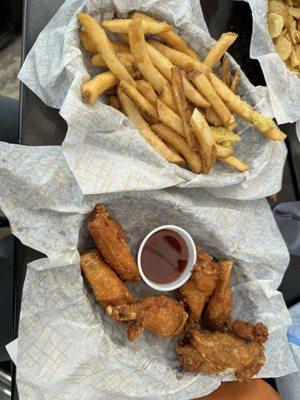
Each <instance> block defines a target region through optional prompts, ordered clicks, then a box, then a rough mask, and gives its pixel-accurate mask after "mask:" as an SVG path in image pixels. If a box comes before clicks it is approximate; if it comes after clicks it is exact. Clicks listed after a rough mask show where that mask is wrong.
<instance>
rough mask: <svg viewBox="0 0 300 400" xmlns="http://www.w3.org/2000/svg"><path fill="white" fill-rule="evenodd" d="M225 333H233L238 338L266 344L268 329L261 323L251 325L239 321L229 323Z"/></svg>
mask: <svg viewBox="0 0 300 400" xmlns="http://www.w3.org/2000/svg"><path fill="white" fill-rule="evenodd" d="M227 332H230V333H233V334H234V335H235V336H237V337H239V338H243V339H245V340H255V341H256V342H259V343H264V342H266V341H267V340H268V336H269V332H268V328H267V327H266V325H264V324H262V323H261V322H258V323H256V324H251V323H250V322H245V321H241V320H239V319H238V320H236V321H234V322H230V323H229V325H228V328H227Z"/></svg>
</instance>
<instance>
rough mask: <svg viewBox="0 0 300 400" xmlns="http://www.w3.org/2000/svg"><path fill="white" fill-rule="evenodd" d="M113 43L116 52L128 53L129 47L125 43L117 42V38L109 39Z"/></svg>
mask: <svg viewBox="0 0 300 400" xmlns="http://www.w3.org/2000/svg"><path fill="white" fill-rule="evenodd" d="M109 40H110V43H111V44H112V45H113V48H114V49H115V52H116V53H128V54H130V48H129V46H128V45H127V44H125V43H122V42H119V41H118V40H113V39H109Z"/></svg>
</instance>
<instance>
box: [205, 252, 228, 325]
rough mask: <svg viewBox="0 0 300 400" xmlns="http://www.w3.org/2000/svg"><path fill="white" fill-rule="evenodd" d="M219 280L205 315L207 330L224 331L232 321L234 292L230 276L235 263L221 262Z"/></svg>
mask: <svg viewBox="0 0 300 400" xmlns="http://www.w3.org/2000/svg"><path fill="white" fill-rule="evenodd" d="M219 267H220V269H219V278H218V282H217V285H216V288H215V290H214V292H213V294H212V296H211V298H210V300H209V302H208V304H207V308H206V311H205V314H204V323H205V326H206V328H208V329H210V330H212V331H223V330H225V329H226V327H227V325H228V324H229V323H230V321H231V308H232V290H231V288H230V286H229V285H230V275H231V269H232V267H233V261H231V260H224V261H219Z"/></svg>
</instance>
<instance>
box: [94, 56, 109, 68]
mask: <svg viewBox="0 0 300 400" xmlns="http://www.w3.org/2000/svg"><path fill="white" fill-rule="evenodd" d="M92 65H93V66H94V67H99V68H102V67H106V64H105V62H104V60H103V58H102V56H101V54H99V53H98V54H94V55H93V57H92Z"/></svg>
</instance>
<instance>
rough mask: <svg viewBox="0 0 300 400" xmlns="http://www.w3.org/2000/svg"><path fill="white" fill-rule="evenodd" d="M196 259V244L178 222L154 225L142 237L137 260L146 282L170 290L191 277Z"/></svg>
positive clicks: (151, 285)
mask: <svg viewBox="0 0 300 400" xmlns="http://www.w3.org/2000/svg"><path fill="white" fill-rule="evenodd" d="M196 259H197V252H196V246H195V243H194V241H193V239H192V237H191V236H190V235H189V233H188V232H187V231H186V230H184V229H182V228H181V227H179V226H176V225H163V226H159V227H158V228H156V229H153V230H152V231H151V232H150V233H148V235H147V236H146V237H145V239H144V240H143V241H142V243H141V245H140V248H139V251H138V257H137V264H138V268H139V272H140V274H141V277H142V279H143V280H144V282H145V283H147V285H149V286H150V287H152V288H153V289H156V290H160V291H169V290H174V289H177V288H179V287H180V286H182V285H183V284H184V283H185V282H186V281H187V280H188V279H189V277H190V276H191V273H192V269H193V266H194V265H195V263H196Z"/></svg>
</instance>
